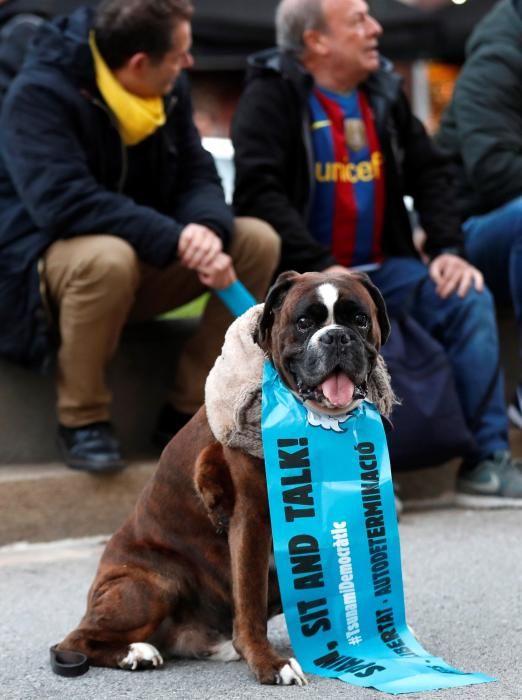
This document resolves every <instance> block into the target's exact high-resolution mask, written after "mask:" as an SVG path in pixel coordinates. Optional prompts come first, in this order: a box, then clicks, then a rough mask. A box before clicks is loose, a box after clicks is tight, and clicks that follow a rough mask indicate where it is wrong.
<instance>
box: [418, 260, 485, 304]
mask: <svg viewBox="0 0 522 700" xmlns="http://www.w3.org/2000/svg"><path fill="white" fill-rule="evenodd" d="M429 272H430V277H431V279H432V280H433V281H434V282H435V284H436V285H437V287H436V292H437V294H438V295H439V296H440V297H442V298H443V299H446V298H447V297H449V295H450V294H452V293H453V292H454V291H457V294H458V296H459V297H465V296H466V294H467V293H468V292H469V290H470V288H471V287H472V286H473V287H475V289H476V290H477V292H481V291H482V290H483V289H484V278H483V276H482V273H481V272H480V271H479V270H477V268H476V267H473V265H470V264H469V263H468V262H467V261H466V260H464V259H463V258H459V256H458V255H451V254H450V253H443V254H442V255H438V256H437V257H436V258H434V259H433V260H432V261H431V263H430V265H429Z"/></svg>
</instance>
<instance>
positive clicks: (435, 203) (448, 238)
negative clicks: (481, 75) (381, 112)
mask: <svg viewBox="0 0 522 700" xmlns="http://www.w3.org/2000/svg"><path fill="white" fill-rule="evenodd" d="M394 114H395V118H396V123H397V124H398V131H399V134H398V139H397V142H396V143H395V144H393V147H394V150H395V151H396V153H395V157H396V159H397V160H398V161H400V162H402V167H400V170H399V172H400V176H401V177H402V179H403V194H404V195H409V196H411V197H412V198H413V201H414V205H415V210H416V211H417V213H418V215H419V220H420V223H421V225H422V227H423V229H424V231H425V232H426V237H427V238H426V243H425V246H424V250H425V252H426V253H427V254H428V255H429V256H430V257H434V256H436V255H437V254H438V253H440V252H442V251H443V250H445V249H455V252H457V251H458V252H460V251H461V250H462V247H463V240H462V231H461V220H460V215H459V213H458V211H457V208H456V206H455V200H456V196H457V189H456V182H455V176H454V171H453V167H452V163H451V160H450V158H449V157H448V155H447V154H446V153H445V152H444V151H443V150H442V149H440V148H439V147H438V146H437V145H436V143H435V142H434V141H433V139H432V138H431V137H430V136H429V135H428V134H427V132H426V129H425V128H424V125H423V124H422V122H421V121H420V120H419V119H417V117H416V116H415V115H414V114H413V113H412V111H411V108H410V105H409V102H408V100H407V98H406V96H405V95H404V93H401V96H400V98H399V101H398V103H397V104H396V105H395V106H394ZM392 140H395V137H393V136H392ZM397 150H398V151H402V153H401V152H399V153H397Z"/></svg>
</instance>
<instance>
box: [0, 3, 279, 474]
mask: <svg viewBox="0 0 522 700" xmlns="http://www.w3.org/2000/svg"><path fill="white" fill-rule="evenodd" d="M191 16H192V5H191V3H190V0H162V2H156V1H155V0H105V1H103V2H102V3H101V4H100V5H99V6H98V9H97V10H96V11H93V10H90V9H81V10H79V11H77V12H75V13H73V14H72V15H70V16H69V17H65V18H61V19H58V20H57V21H55V22H51V23H45V24H44V25H43V26H42V28H41V29H40V31H39V32H38V34H37V37H36V41H35V43H34V45H33V46H32V48H31V49H30V53H29V56H28V60H27V61H26V63H25V65H24V67H23V69H22V70H21V72H20V73H19V75H18V76H17V78H16V79H15V80H14V81H13V83H12V85H11V87H10V89H9V91H8V94H7V95H6V98H5V102H4V105H3V110H2V117H1V121H0V250H1V251H2V255H1V256H0V354H1V355H2V356H3V357H7V358H9V359H12V360H14V361H17V362H21V363H23V364H26V365H29V366H36V367H41V366H42V365H43V364H45V363H46V362H47V361H48V359H49V356H50V354H51V353H52V342H51V337H52V332H51V327H52V324H53V321H54V323H55V325H56V329H57V330H58V333H57V336H58V343H57V348H58V357H57V359H58V362H57V395H58V396H57V399H58V400H57V411H58V436H59V442H60V446H61V449H62V452H63V456H64V459H65V461H66V463H67V464H68V466H70V467H72V468H76V469H83V470H87V471H91V472H96V473H101V472H107V471H113V470H115V469H119V468H121V467H123V463H122V458H121V455H120V449H119V445H118V442H117V439H116V437H115V435H114V431H113V428H112V426H111V422H110V403H111V395H110V392H109V389H108V387H107V384H106V380H105V371H106V367H107V364H108V361H109V359H110V358H111V356H112V355H113V353H114V351H115V350H116V348H117V345H118V342H119V338H120V334H121V331H122V328H123V326H124V324H125V323H126V322H127V321H133V320H136V321H139V320H144V319H147V318H152V317H154V316H156V315H157V314H159V313H162V312H164V311H167V310H169V309H171V308H173V307H175V306H178V305H180V304H184V303H186V302H187V301H189V300H191V299H193V298H195V297H197V296H199V295H200V294H201V293H202V292H203V291H204V290H205V289H206V288H208V287H210V288H223V287H226V286H228V285H229V284H230V283H231V282H233V281H234V280H235V279H236V276H237V277H238V278H239V279H241V280H242V281H243V282H244V283H245V284H246V286H247V287H248V288H249V289H250V291H251V292H252V293H253V295H254V296H255V297H256V298H258V299H261V298H262V297H263V295H264V293H265V291H266V288H267V287H268V284H269V282H270V280H271V278H272V275H273V273H274V270H275V268H276V266H277V264H278V255H279V240H278V237H277V236H276V235H275V233H274V232H273V231H272V229H271V228H270V227H269V226H268V225H267V224H265V223H263V222H261V221H259V220H256V219H252V218H242V219H241V218H240V219H236V220H234V219H233V217H232V214H231V211H230V210H229V208H228V207H227V205H226V203H225V200H224V195H223V191H222V188H221V184H220V181H219V178H218V175H217V172H216V168H215V166H214V163H213V160H212V158H211V156H210V155H209V154H208V153H207V152H206V151H205V150H204V149H203V148H202V146H201V142H200V137H199V134H198V132H197V130H196V128H195V126H194V122H193V118H192V108H191V101H190V95H189V88H188V83H187V79H186V76H185V75H184V73H183V71H184V69H186V68H189V67H190V66H191V65H192V63H193V59H192V56H191V54H190V48H191ZM231 320H232V318H231V316H230V314H229V313H228V312H227V310H226V309H225V307H224V306H223V305H222V304H221V302H220V301H218V300H217V298H212V299H211V301H210V302H209V304H208V305H207V307H206V310H205V312H204V315H203V318H202V320H201V324H200V326H199V329H198V331H197V332H196V334H195V335H194V336H193V337H192V338H191V340H190V341H189V342H188V343H187V345H186V346H185V348H184V351H183V354H182V356H181V358H180V362H179V366H178V371H177V379H176V383H175V386H174V388H173V392H172V395H171V403H170V404H169V406H170V407H169V410H168V412H167V414H165V413H164V415H163V426H162V434H163V436H164V437H168V433H169V432H171V433H174V432H175V431H176V430H177V429H178V428H179V427H181V425H182V424H183V422H185V421H186V420H187V419H188V418H189V417H190V416H191V415H192V414H193V413H194V412H195V411H196V410H197V409H198V408H199V406H200V405H201V404H202V402H203V386H204V380H205V377H206V374H207V372H208V370H209V369H210V367H211V366H212V363H213V361H214V359H215V357H216V356H217V355H218V353H219V349H220V347H221V344H222V340H223V336H224V333H225V330H226V328H227V326H228V325H229V323H230V322H231Z"/></svg>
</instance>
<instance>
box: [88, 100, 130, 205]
mask: <svg viewBox="0 0 522 700" xmlns="http://www.w3.org/2000/svg"><path fill="white" fill-rule="evenodd" d="M84 94H85V96H86V97H87V98H88V99H89V100H90V101H91V102H92V104H93V105H95V106H96V107H98V108H99V109H101V110H103V112H105V114H106V115H107V116H108V117H109V121H110V123H111V124H112V126H113V127H114V128H115V129H116V132H117V134H118V138H119V139H120V154H121V173H120V177H119V180H118V185H117V192H118V194H121V193H122V192H123V187H124V185H125V180H126V179H127V173H128V168H129V163H128V156H127V146H126V145H125V142H124V141H123V138H122V136H121V134H120V130H119V129H118V122H117V121H116V118H115V116H114V114H113V113H112V112H111V110H110V109H109V108H108V107H107V106H106V105H105V104H104V103H103V102H101V101H100V100H98V99H97V98H96V97H93V96H92V95H90V94H89V93H87V92H85V93H84Z"/></svg>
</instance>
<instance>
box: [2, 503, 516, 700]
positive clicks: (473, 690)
mask: <svg viewBox="0 0 522 700" xmlns="http://www.w3.org/2000/svg"><path fill="white" fill-rule="evenodd" d="M400 530H401V542H402V557H403V573H404V581H405V595H406V610H407V613H408V621H409V623H410V625H411V626H412V627H413V628H414V630H415V634H416V636H417V638H418V639H419V641H420V642H421V644H422V645H423V646H424V647H425V648H426V649H428V650H429V651H430V652H431V653H433V654H436V655H438V656H442V657H443V658H444V659H445V660H446V661H447V662H448V663H450V664H451V665H453V666H456V667H457V668H459V669H461V670H464V671H480V672H482V673H486V674H488V675H491V676H494V677H495V678H497V679H498V681H497V682H496V683H488V684H484V685H475V686H469V687H467V688H457V689H453V690H444V691H436V692H435V691H429V692H425V693H414V694H406V695H402V696H401V697H404V698H419V699H426V700H427V699H428V698H441V699H446V698H454V699H455V700H457V699H458V698H469V699H473V700H475V698H477V699H481V698H488V699H490V698H491V699H495V698H496V699H498V700H510V699H511V698H513V699H515V698H516V699H517V700H520V699H521V698H522V669H521V661H522V659H521V655H522V654H521V649H522V513H521V511H520V510H518V511H497V512H493V511H484V512H479V511H464V510H457V509H455V510H453V509H446V510H437V511H431V512H419V513H407V514H405V515H404V516H403V518H402V521H401V524H400ZM101 548H102V544H101V540H100V539H89V540H71V541H66V542H57V543H51V544H46V545H25V546H24V545H17V546H14V547H7V548H0V602H1V609H2V617H1V624H0V698H2V700H28V699H32V698H35V699H36V698H38V700H46V699H47V698H53V699H54V698H56V699H58V698H59V699H60V700H69V699H74V700H91V699H92V700H105V698H111V700H119V699H120V698H121V699H122V700H123V699H126V700H127V699H130V700H138V699H139V700H157V699H158V700H159V699H163V698H165V700H167V699H168V700H177V699H180V700H181V699H183V700H188V699H192V698H194V699H197V700H207V699H208V700H221V699H223V700H225V699H226V700H239V699H241V700H245V698H246V699H247V700H251V699H257V698H266V699H267V700H273V699H274V698H277V699H278V700H279V698H281V699H282V698H288V699H289V700H297V699H299V700H301V699H302V700H316V699H317V700H318V699H319V698H320V699H321V700H330V699H337V698H346V699H347V700H352V699H353V700H359V699H361V700H362V699H368V698H385V697H391V696H386V695H384V694H383V693H380V692H378V691H375V690H371V689H364V688H356V687H355V686H350V685H347V684H345V683H342V682H341V681H336V680H328V679H322V678H319V677H317V676H310V677H309V681H310V683H309V685H308V686H306V687H304V688H300V687H296V686H289V687H280V686H260V685H258V684H257V683H256V682H255V680H254V678H253V677H252V675H251V674H250V672H249V670H248V668H247V667H246V664H245V663H244V662H242V661H240V662H234V663H228V664H223V663H219V662H209V661H206V662H199V661H170V662H167V663H166V664H165V666H163V668H161V669H160V670H155V671H142V672H135V673H132V672H128V671H119V670H112V669H111V670H109V669H101V668H91V669H90V671H89V672H88V673H87V674H86V675H85V676H82V677H80V678H75V679H67V678H61V677H58V676H55V675H53V673H52V672H51V670H50V667H49V661H48V648H49V646H50V645H51V644H53V643H55V642H57V641H59V640H61V639H62V638H63V637H64V636H65V634H66V633H67V632H69V631H70V630H71V629H72V628H73V627H74V626H75V625H76V624H77V622H78V621H79V618H80V616H81V615H82V613H83V610H84V605H85V596H86V593H87V589H88V587H89V584H90V582H91V580H92V577H93V574H94V571H95V568H96V564H97V561H98V558H99V555H100V552H101ZM269 633H270V638H271V639H272V641H273V642H274V644H275V645H276V646H277V647H278V648H281V649H288V647H289V641H288V636H287V633H286V628H285V625H284V620H283V618H282V617H281V616H280V617H278V618H276V619H275V620H273V621H272V622H271V623H270V627H269Z"/></svg>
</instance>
